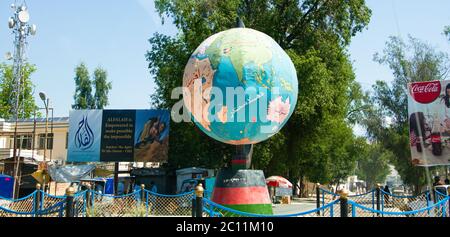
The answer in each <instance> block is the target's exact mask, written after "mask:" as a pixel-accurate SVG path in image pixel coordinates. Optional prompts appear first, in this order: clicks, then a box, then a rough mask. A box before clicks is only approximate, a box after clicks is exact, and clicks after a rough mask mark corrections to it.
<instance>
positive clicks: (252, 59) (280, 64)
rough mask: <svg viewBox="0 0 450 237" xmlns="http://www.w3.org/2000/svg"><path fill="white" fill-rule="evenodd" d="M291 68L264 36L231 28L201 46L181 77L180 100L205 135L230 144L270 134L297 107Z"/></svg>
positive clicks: (253, 142) (295, 84)
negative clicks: (181, 96) (181, 93)
mask: <svg viewBox="0 0 450 237" xmlns="http://www.w3.org/2000/svg"><path fill="white" fill-rule="evenodd" d="M297 94H298V81H297V74H296V71H295V67H294V64H293V63H292V61H291V59H290V58H289V56H288V55H287V54H286V52H285V51H284V50H283V49H282V48H281V47H280V46H279V45H278V44H277V43H276V42H275V41H274V40H273V39H272V38H271V37H270V36H268V35H266V34H264V33H262V32H259V31H256V30H253V29H249V28H233V29H230V30H226V31H222V32H219V33H217V34H214V35H212V36H210V37H209V38H207V39H206V40H205V41H203V42H202V43H201V44H200V46H198V48H197V49H196V50H195V51H194V53H193V54H192V55H191V57H190V58H189V61H188V63H187V65H186V67H185V70H184V75H183V100H184V105H185V108H187V110H188V112H189V114H190V116H191V118H192V120H193V122H194V123H195V124H196V125H197V126H198V127H199V128H200V129H201V130H202V131H203V132H204V133H206V134H207V135H208V136H210V137H212V138H214V139H216V140H218V141H221V142H224V143H228V144H233V145H244V144H255V143H258V142H261V141H264V140H266V139H268V138H270V137H271V136H273V135H275V134H276V133H277V132H279V131H280V129H281V128H282V127H283V126H284V125H285V124H286V122H287V121H288V119H289V117H290V116H291V115H292V113H293V111H294V108H295V105H296V103H297Z"/></svg>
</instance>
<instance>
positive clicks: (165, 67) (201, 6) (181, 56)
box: [147, 0, 371, 182]
mask: <svg viewBox="0 0 450 237" xmlns="http://www.w3.org/2000/svg"><path fill="white" fill-rule="evenodd" d="M155 6H156V9H157V11H158V12H159V14H160V15H161V17H162V18H163V22H164V19H165V18H166V17H168V18H170V19H173V24H174V25H175V26H176V27H177V28H178V30H179V32H178V34H177V35H176V36H175V37H170V36H166V35H161V34H155V35H153V37H151V38H150V40H149V42H150V44H151V49H150V50H149V51H148V52H147V61H148V62H149V69H150V72H151V74H152V75H153V76H154V79H155V83H156V86H157V89H156V93H155V94H154V95H152V103H153V104H154V105H155V106H156V107H160V108H170V107H171V106H172V105H173V104H174V103H175V102H176V101H174V100H171V98H170V95H171V92H172V89H173V88H175V87H178V86H181V85H182V78H183V70H184V66H185V64H186V62H187V60H188V59H189V56H190V54H191V53H192V52H193V51H194V50H195V48H196V47H197V46H198V45H199V44H200V43H201V42H202V41H203V40H204V39H206V38H207V37H209V36H210V35H212V34H214V33H217V32H220V31H223V30H227V29H230V28H233V27H235V20H236V17H237V16H238V15H240V16H241V17H242V19H243V21H244V22H245V25H246V26H247V27H250V28H253V29H256V30H259V31H262V32H264V33H266V34H268V35H269V36H271V37H272V38H274V39H275V41H276V42H278V44H279V45H281V47H282V48H283V49H285V50H286V52H287V53H288V54H289V56H290V57H291V59H292V61H293V63H294V65H295V67H296V69H297V75H298V80H299V97H298V101H297V108H296V109H295V112H294V114H293V115H292V117H291V119H290V120H289V122H288V124H287V125H286V126H285V128H284V129H282V131H281V132H280V133H279V134H277V135H276V136H273V137H272V138H271V139H269V140H268V141H265V142H262V143H260V144H257V145H256V146H255V150H254V158H253V164H254V166H255V167H257V168H259V169H263V170H264V171H265V172H266V174H267V175H271V174H279V175H285V176H287V177H288V178H289V179H290V180H291V181H293V182H296V181H297V179H298V178H301V177H308V178H309V179H310V180H311V181H314V182H317V181H322V182H327V181H329V179H330V178H331V176H334V175H338V174H337V170H336V169H335V170H334V171H333V167H334V164H335V162H338V160H342V161H344V162H341V164H342V166H341V169H343V170H352V169H353V167H354V165H353V164H354V162H353V163H352V162H345V160H346V159H347V158H348V155H349V154H350V153H349V152H348V151H347V150H346V149H344V150H341V148H342V147H349V146H347V144H352V141H351V139H352V138H353V137H352V136H346V135H348V134H349V133H348V131H350V130H349V127H348V125H347V124H346V123H345V122H344V121H345V119H346V115H347V113H348V109H349V106H347V105H348V104H350V103H351V102H350V101H349V100H350V99H349V97H348V90H349V89H350V85H351V83H352V82H353V81H354V74H353V69H352V66H351V63H350V61H349V58H348V55H347V52H346V46H348V45H349V43H350V40H351V37H352V36H354V35H355V34H356V33H357V32H359V31H361V30H362V29H363V28H364V27H365V26H366V25H367V24H368V22H369V19H370V15H371V12H370V10H369V9H368V8H367V6H366V5H365V2H364V0H348V1H327V0H304V1H285V0H256V1H246V0H230V1H204V0H203V1H183V0H156V1H155ZM171 132H172V134H177V135H176V136H175V135H173V136H171V137H172V138H173V139H172V138H171V144H172V145H171V149H170V150H169V162H170V163H171V164H176V165H175V166H182V165H184V164H186V163H184V161H185V160H189V164H193V163H196V164H210V165H211V166H214V167H220V166H221V164H222V163H223V162H224V161H227V160H229V159H230V157H231V154H232V153H233V147H232V146H228V145H224V144H220V143H218V142H216V141H213V140H212V139H210V138H207V137H206V136H205V135H203V134H201V132H199V130H198V129H196V128H195V126H194V125H193V124H175V125H174V126H171ZM179 134H184V135H183V136H180V135H179ZM343 138H345V139H350V140H349V141H348V140H345V139H344V140H345V141H344V142H343V140H342V139H343ZM332 153H333V155H330V154H332ZM187 156H188V157H194V159H189V158H186V157H187ZM346 164H349V165H346ZM333 172H334V173H333Z"/></svg>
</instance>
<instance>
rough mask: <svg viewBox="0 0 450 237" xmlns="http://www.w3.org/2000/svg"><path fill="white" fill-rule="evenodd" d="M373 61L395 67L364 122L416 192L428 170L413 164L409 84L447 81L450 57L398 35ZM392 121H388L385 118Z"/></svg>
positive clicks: (380, 85) (379, 84) (373, 99)
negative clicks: (392, 77)
mask: <svg viewBox="0 0 450 237" xmlns="http://www.w3.org/2000/svg"><path fill="white" fill-rule="evenodd" d="M374 60H375V61H377V62H379V63H380V64H386V65H387V66H389V68H390V69H391V70H392V72H393V75H394V80H393V81H392V83H387V82H385V81H377V82H376V84H375V85H374V86H373V89H374V93H373V95H372V96H371V98H370V100H369V101H368V103H370V104H372V105H373V107H372V108H371V109H369V110H366V111H365V115H364V119H363V120H362V124H364V126H365V127H366V128H367V131H368V135H369V137H370V138H371V139H372V140H374V141H378V142H379V144H380V145H382V146H383V147H384V148H385V149H387V150H388V151H390V152H392V154H393V156H389V157H390V158H391V159H390V163H392V164H393V165H394V166H395V168H396V170H398V172H399V174H400V176H401V177H402V179H403V181H404V183H406V184H410V185H414V186H415V188H416V189H415V191H416V192H419V191H420V187H421V186H423V185H424V184H425V183H426V173H425V169H424V168H421V167H415V166H413V165H412V163H411V152H410V146H409V125H408V97H407V91H408V90H407V83H409V82H417V81H430V80H444V79H445V78H446V77H447V72H448V69H449V66H450V65H449V63H448V56H447V54H445V53H442V52H437V51H436V50H435V49H434V48H432V47H431V46H429V45H427V44H425V43H423V42H421V41H419V40H418V39H415V38H412V37H409V42H408V44H406V43H405V42H403V41H402V40H401V39H400V38H398V37H391V38H390V39H389V41H388V42H387V43H386V48H385V50H384V52H383V54H382V55H379V54H375V56H374ZM383 118H390V119H391V120H392V121H391V122H390V123H387V121H386V119H383Z"/></svg>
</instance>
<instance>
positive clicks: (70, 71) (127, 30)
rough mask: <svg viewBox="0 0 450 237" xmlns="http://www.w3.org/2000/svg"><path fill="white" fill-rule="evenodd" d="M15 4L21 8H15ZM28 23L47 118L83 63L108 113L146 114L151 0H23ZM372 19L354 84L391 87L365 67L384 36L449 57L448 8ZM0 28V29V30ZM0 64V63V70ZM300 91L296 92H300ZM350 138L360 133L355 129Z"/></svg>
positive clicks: (419, 6) (405, 9)
mask: <svg viewBox="0 0 450 237" xmlns="http://www.w3.org/2000/svg"><path fill="white" fill-rule="evenodd" d="M13 2H14V0H0V55H4V53H6V52H8V51H12V50H13V44H12V41H13V35H12V34H11V31H10V29H8V27H7V19H8V17H10V16H11V15H12V10H11V9H10V7H9V6H10V4H11V3H13ZM18 2H21V1H19V0H18ZM26 3H27V5H28V8H29V12H30V23H34V24H36V25H37V30H38V31H37V35H36V36H33V37H30V38H29V46H28V49H27V56H28V60H29V62H31V63H33V64H35V65H36V66H37V68H38V70H37V72H36V73H34V74H33V76H32V80H33V82H34V84H35V86H36V87H35V98H36V102H37V104H38V105H39V106H43V104H42V102H41V101H40V99H39V96H38V94H39V92H40V91H44V92H45V93H46V94H47V96H48V97H50V99H51V106H52V107H54V112H55V116H68V114H69V110H70V109H71V104H72V103H73V94H74V91H75V83H74V79H73V78H74V75H75V73H74V68H75V67H76V65H77V64H79V63H80V62H85V63H86V64H87V66H88V68H89V71H90V72H91V73H92V72H93V71H94V69H95V68H96V67H97V66H101V67H103V68H104V69H106V70H107V72H108V79H109V80H110V81H112V85H113V87H112V90H111V92H110V96H109V102H110V105H109V106H107V108H108V109H121V108H122V109H123V108H126V109H145V108H150V95H151V94H152V93H153V92H154V90H155V85H154V81H153V79H152V76H151V75H150V73H149V71H148V63H147V62H146V60H145V53H146V51H147V50H149V48H150V44H149V43H148V39H149V38H150V37H151V36H152V35H153V34H154V33H155V32H159V33H162V34H167V35H175V34H176V32H177V31H176V28H175V27H174V26H173V25H172V24H171V22H169V21H166V23H165V24H164V25H162V24H161V20H160V17H159V15H158V14H157V13H156V12H155V9H154V3H153V1H152V0H128V1H123V0H95V1H92V0H77V1H57V0H27V1H26ZM366 3H367V5H368V6H369V8H371V9H372V17H371V21H370V24H369V25H368V27H367V29H364V31H363V32H361V33H358V34H357V35H356V36H355V37H354V38H353V39H352V43H351V45H350V46H349V48H348V52H349V54H350V58H351V60H352V63H353V66H354V69H355V74H356V80H357V81H358V82H360V83H361V84H362V86H363V89H365V90H370V88H371V85H372V84H374V82H375V81H376V80H385V81H391V80H392V79H393V78H392V73H391V72H390V71H389V69H388V68H387V67H386V66H384V65H379V64H378V63H376V62H374V61H373V55H374V53H376V52H382V51H383V49H384V46H385V42H386V40H388V37H389V36H391V35H395V36H398V35H400V36H401V37H402V38H404V39H406V38H407V36H408V35H411V36H414V37H416V38H419V39H421V40H424V41H425V42H428V43H429V44H431V45H432V46H434V47H436V48H437V49H438V50H441V51H444V52H447V53H450V43H449V41H447V40H446V38H445V36H444V35H443V33H442V32H443V29H444V26H445V25H450V14H449V12H450V1H448V0H431V1H426V2H425V1H419V0H367V1H366ZM1 20H3V21H4V24H2V23H1ZM3 61H4V58H3V57H2V58H0V62H3ZM300 89H301V88H300ZM355 132H356V133H362V130H361V129H360V128H355Z"/></svg>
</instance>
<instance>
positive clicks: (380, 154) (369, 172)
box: [356, 141, 394, 189]
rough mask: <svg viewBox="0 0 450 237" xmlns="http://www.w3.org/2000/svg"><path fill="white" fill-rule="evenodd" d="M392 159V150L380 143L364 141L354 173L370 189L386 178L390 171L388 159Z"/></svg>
mask: <svg viewBox="0 0 450 237" xmlns="http://www.w3.org/2000/svg"><path fill="white" fill-rule="evenodd" d="M364 143H365V141H364ZM393 159H394V155H393V154H392V152H391V151H389V150H386V149H385V148H384V147H383V146H382V145H381V144H377V143H373V144H367V143H365V144H364V145H363V149H362V150H361V153H360V157H359V159H358V166H357V169H356V174H357V175H358V178H360V179H362V180H365V181H366V185H367V188H368V189H371V188H373V187H375V184H377V183H383V182H384V181H385V180H386V177H387V176H388V175H389V173H390V168H389V161H391V160H393Z"/></svg>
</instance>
